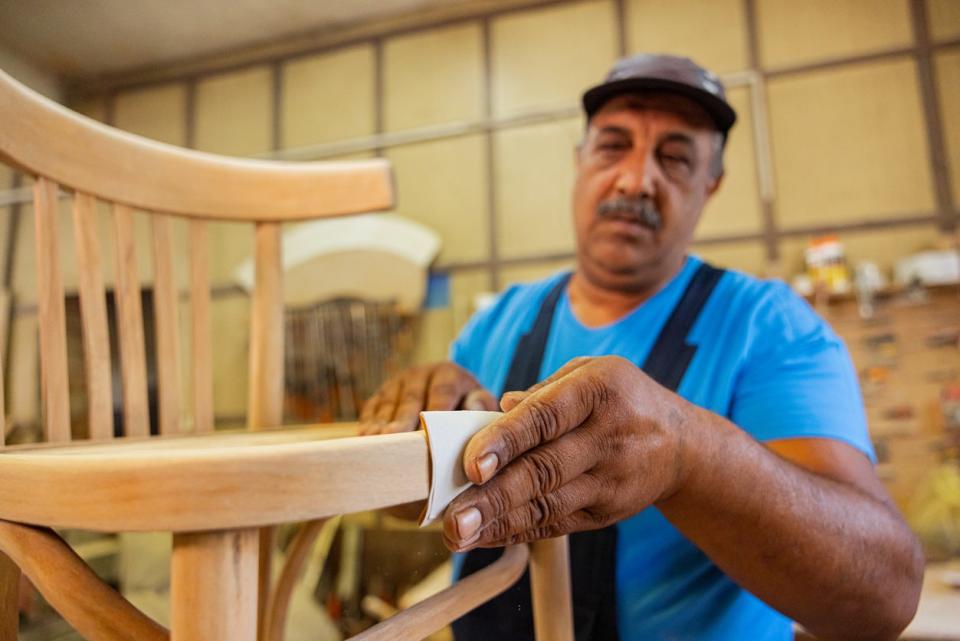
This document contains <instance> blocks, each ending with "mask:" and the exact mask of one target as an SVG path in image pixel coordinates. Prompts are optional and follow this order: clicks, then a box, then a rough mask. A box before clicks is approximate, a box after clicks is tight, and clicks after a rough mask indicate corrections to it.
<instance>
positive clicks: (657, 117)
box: [573, 93, 720, 289]
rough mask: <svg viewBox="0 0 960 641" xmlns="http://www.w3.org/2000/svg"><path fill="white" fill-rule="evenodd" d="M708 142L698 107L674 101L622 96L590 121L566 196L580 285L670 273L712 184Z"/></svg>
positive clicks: (634, 283) (712, 142)
mask: <svg viewBox="0 0 960 641" xmlns="http://www.w3.org/2000/svg"><path fill="white" fill-rule="evenodd" d="M718 136H719V134H718V133H717V132H716V130H715V127H714V125H713V123H712V121H711V120H710V118H709V116H708V115H707V113H706V112H705V111H704V110H703V109H702V108H701V107H700V106H699V105H697V104H696V103H695V102H693V101H692V100H689V99H687V98H684V97H682V96H678V95H675V94H648V93H644V94H625V95H622V96H618V97H615V98H612V99H611V100H610V101H609V102H608V103H606V104H605V105H604V106H603V107H602V108H601V109H600V110H599V111H597V113H596V114H594V116H593V118H592V119H591V121H590V124H589V127H588V129H587V134H586V139H585V140H584V142H583V144H582V145H581V147H580V148H579V150H578V152H577V161H576V162H577V178H576V182H575V185H574V191H573V215H574V227H575V232H576V238H577V259H578V265H579V268H580V269H581V270H582V271H583V272H584V273H585V275H586V276H587V277H588V278H590V279H591V280H594V281H595V282H598V283H604V284H606V285H607V286H611V287H615V288H620V289H642V288H644V287H648V286H649V285H650V284H651V283H654V282H657V281H658V280H660V277H661V276H663V275H664V274H661V272H665V273H666V275H669V273H672V272H671V271H670V270H672V269H673V268H675V267H676V266H677V265H679V264H680V261H681V260H682V257H683V256H684V255H685V254H686V251H687V247H688V245H689V244H690V241H691V238H692V236H693V230H694V228H695V227H696V224H697V221H698V220H699V218H700V212H701V211H702V210H703V207H704V205H705V204H706V202H707V199H709V197H710V196H711V195H712V194H713V193H714V191H715V190H716V188H717V187H718V185H719V182H720V177H719V176H718V175H717V171H716V168H715V167H716V166H715V154H716V153H718V151H719V149H718V145H719V139H718ZM667 272H668V273H667Z"/></svg>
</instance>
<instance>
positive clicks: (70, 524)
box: [0, 71, 572, 641]
mask: <svg viewBox="0 0 960 641" xmlns="http://www.w3.org/2000/svg"><path fill="white" fill-rule="evenodd" d="M0 160H3V161H5V162H7V163H9V164H11V165H13V166H14V167H15V168H17V169H18V170H20V171H23V172H25V173H26V174H28V175H30V176H32V177H34V180H35V183H34V210H35V232H36V248H37V251H36V254H37V267H36V268H37V276H38V283H39V284H38V288H39V292H38V314H39V327H40V358H41V379H42V380H41V392H42V397H41V400H42V409H43V421H44V428H45V434H46V440H47V441H48V442H47V443H44V444H40V445H33V446H8V447H6V448H3V440H2V438H3V432H4V430H3V429H2V427H3V426H2V425H0V641H13V640H14V639H16V637H17V612H16V592H17V588H16V586H17V582H18V579H19V577H20V572H21V571H22V572H24V573H25V574H26V575H27V576H29V578H30V579H31V580H32V581H33V583H34V584H35V585H36V586H37V588H38V589H39V590H40V592H41V593H42V594H43V595H44V596H45V598H46V599H47V600H48V601H49V602H50V603H51V604H52V605H53V606H54V607H55V608H56V609H57V610H58V611H59V612H60V614H61V615H63V617H64V618H65V619H66V620H67V621H68V622H70V623H71V625H73V626H74V627H75V628H76V630H77V631H78V632H79V633H80V634H81V635H83V636H84V637H86V638H89V639H94V640H97V641H99V640H107V641H120V640H130V641H132V640H138V641H149V640H154V639H156V640H159V639H166V638H168V637H172V638H173V639H174V641H219V640H222V641H252V640H253V639H257V638H259V639H268V640H275V641H280V640H281V639H282V632H283V618H284V614H285V610H286V599H287V598H288V597H289V592H290V588H291V587H292V583H293V581H294V580H295V578H296V574H297V570H298V567H299V565H298V563H302V560H303V557H304V555H305V550H307V549H309V547H310V541H311V540H312V539H311V537H312V536H315V533H316V531H317V529H318V526H317V522H316V520H317V519H323V518H325V517H328V516H330V515H334V514H340V513H345V512H355V511H359V510H369V509H376V508H380V507H385V506H389V505H395V504H400V503H405V502H409V501H414V500H418V499H423V498H425V497H426V496H427V493H428V489H429V479H428V472H427V463H428V449H427V444H426V442H425V439H424V436H423V433H421V432H414V433H406V434H396V435H386V436H377V437H363V438H358V437H355V427H354V426H350V425H346V426H308V427H299V428H294V429H287V430H283V431H280V430H271V429H270V428H276V427H278V426H279V425H280V423H281V419H282V403H283V362H282V359H283V324H282V295H281V294H282V265H281V255H280V230H281V224H282V223H284V222H290V221H298V220H304V219H308V218H317V217H323V216H332V215H341V214H349V213H354V212H361V211H371V210H376V209H381V208H385V207H388V206H389V205H390V204H391V201H392V184H391V176H390V171H389V167H388V165H387V164H386V163H385V162H384V161H380V160H374V161H366V162H358V163H296V164H294V163H281V162H268V161H254V160H238V159H233V158H223V157H218V156H214V155H210V154H205V153H199V152H195V151H189V150H184V149H180V148H176V147H171V146H168V145H164V144H161V143H157V142H153V141H150V140H146V139H143V138H140V137H137V136H133V135H130V134H126V133H123V132H120V131H118V130H115V129H112V128H110V127H107V126H104V125H101V124H99V123H96V122H93V121H91V120H88V119H86V118H84V117H82V116H78V115H76V114H74V113H72V112H70V111H69V110H67V109H64V108H63V107H61V106H59V105H57V104H55V103H52V102H50V101H48V100H46V99H45V98H43V97H41V96H39V95H37V94H35V93H34V92H32V91H30V90H29V89H26V88H25V87H23V86H21V85H19V84H18V83H16V82H15V81H14V80H12V79H11V78H10V77H9V76H7V75H6V74H4V73H3V72H2V71H0ZM61 190H63V191H64V192H66V194H67V197H69V198H70V199H71V200H72V214H73V227H74V236H75V245H76V257H77V265H76V269H77V272H78V283H79V284H78V288H79V294H80V301H81V315H82V323H83V328H82V331H83V347H84V354H85V370H84V371H85V373H86V382H87V394H88V408H89V416H88V421H89V425H90V432H91V434H90V437H91V438H90V440H87V441H74V442H71V433H70V408H69V397H68V380H67V352H66V340H65V314H64V292H63V286H62V279H61V272H60V270H61V266H60V264H59V261H60V255H61V252H60V250H59V248H58V242H59V239H58V235H59V232H58V220H59V216H58V209H59V200H60V198H61ZM98 201H104V202H107V203H110V206H111V207H112V213H111V215H112V219H113V230H114V236H115V243H114V244H115V261H116V284H115V296H116V305H117V326H118V336H119V349H120V360H121V370H122V397H123V424H124V428H125V437H124V438H121V439H116V440H114V439H113V438H112V437H113V429H114V426H113V419H112V400H111V399H112V392H111V377H110V347H109V341H108V335H107V327H108V325H107V317H106V307H105V302H104V301H105V297H104V283H103V277H102V275H101V273H100V266H101V260H102V258H101V255H100V250H99V248H98V246H97V240H96V235H95V234H94V230H93V218H94V209H95V207H96V203H97V202H98ZM134 209H136V210H142V211H145V212H149V214H148V215H149V216H150V217H151V219H152V226H153V227H152V230H153V243H152V244H153V247H152V250H153V258H154V272H155V273H154V307H155V314H156V316H155V324H156V339H157V347H158V354H160V356H161V357H160V358H158V360H157V369H158V379H159V393H158V398H159V402H158V404H159V429H160V432H161V436H159V437H155V438H150V437H149V417H148V402H147V386H146V367H145V358H144V351H145V350H144V335H143V319H142V310H141V303H140V284H139V280H138V274H137V259H136V247H135V245H134V242H133V232H132V215H133V211H134ZM171 216H180V217H185V218H187V219H189V254H190V269H189V271H190V284H191V293H190V302H191V306H192V343H193V357H192V372H193V374H192V379H191V380H192V388H193V403H192V405H193V406H192V415H193V425H194V433H193V434H183V433H182V432H181V429H182V427H183V425H182V423H183V422H182V421H181V414H182V412H181V406H182V399H181V398H180V393H179V390H180V363H179V357H178V353H179V340H180V338H179V336H178V330H177V327H178V324H177V317H176V310H177V309H178V307H177V305H178V296H179V294H178V291H177V288H176V286H175V284H174V279H173V275H172V274H173V270H172V257H171V245H170V217H171ZM224 220H231V221H246V222H249V223H251V227H252V228H253V234H254V238H255V257H256V288H255V292H254V294H253V297H252V311H251V328H250V367H249V409H248V417H249V420H248V423H249V428H250V430H251V431H241V432H214V431H213V403H212V372H211V354H210V345H211V323H210V293H209V292H210V286H209V279H208V259H207V249H206V240H205V235H206V227H205V226H206V224H207V221H224ZM331 277H335V275H331ZM0 389H2V381H0ZM0 399H2V395H0ZM2 416H3V413H2V408H0V417H2ZM299 521H313V523H312V524H308V525H307V527H306V528H305V529H304V530H303V531H302V532H301V533H300V535H298V537H297V538H296V540H295V543H294V545H293V546H292V552H291V554H290V558H291V559H292V563H288V565H287V567H286V568H284V571H283V572H282V573H281V579H280V582H279V585H278V586H277V588H276V589H275V590H273V594H272V597H271V596H269V595H270V592H271V591H270V589H269V585H268V582H269V578H268V577H269V576H270V574H269V567H267V564H268V559H269V554H267V553H265V549H264V545H265V544H266V543H269V540H270V536H269V533H270V529H269V528H270V527H271V526H273V525H276V524H279V523H287V522H299ZM51 528H77V529H86V530H93V531H103V532H123V531H169V532H172V533H173V556H172V561H171V597H170V598H171V630H170V631H169V632H168V631H167V630H165V629H164V628H162V627H161V626H159V625H158V624H156V623H155V622H153V621H152V620H150V619H148V618H147V617H146V616H144V615H143V614H141V613H140V612H139V611H137V610H136V609H135V608H133V606H131V605H130V604H129V603H128V602H126V601H125V600H124V599H123V597H122V596H120V595H119V594H118V593H116V592H115V591H113V590H112V589H111V588H109V587H108V586H106V585H105V584H103V583H102V582H100V581H99V579H97V577H96V576H95V575H94V574H93V572H92V571H91V570H90V569H89V568H88V567H87V566H86V565H85V564H84V563H83V562H82V561H81V560H80V559H79V558H78V557H77V556H76V555H75V554H74V553H73V551H72V550H71V549H70V548H69V546H67V545H66V544H65V543H64V542H63V541H62V540H61V539H60V537H59V536H58V535H57V534H56V533H54V531H53V530H52V529H51ZM529 550H530V551H529V552H528V547H527V546H524V545H520V546H514V547H511V548H509V549H508V550H507V551H506V552H505V554H504V555H503V557H502V558H501V559H500V560H499V561H498V562H497V563H496V564H494V565H493V566H491V567H489V568H488V569H486V570H484V571H482V572H480V573H477V574H476V575H473V576H471V577H469V578H467V579H465V580H463V581H460V582H458V583H457V584H456V585H454V586H453V587H451V588H450V589H448V590H447V591H445V592H443V593H441V594H438V595H436V596H434V597H432V598H431V599H429V600H427V601H425V602H422V603H421V604H419V605H417V606H415V607H413V608H411V609H410V610H407V611H404V612H402V613H400V614H398V615H397V616H395V617H394V618H392V619H389V620H387V621H385V622H383V623H381V624H379V625H378V626H376V627H375V628H372V629H370V630H368V631H366V632H364V633H363V634H361V635H359V636H358V637H355V638H358V639H417V638H422V637H423V636H426V635H427V634H429V633H431V632H432V631H434V630H436V629H439V628H441V627H443V626H444V625H446V624H448V623H449V622H450V621H452V620H453V619H455V618H457V617H458V616H460V615H461V614H463V613H464V612H466V611H468V610H469V609H471V608H474V607H476V606H477V605H479V604H481V603H483V602H484V601H485V600H487V599H489V598H491V597H492V596H494V595H496V594H498V593H500V592H502V591H503V590H504V589H506V588H507V587H508V586H509V585H511V584H512V583H513V582H515V581H516V579H517V578H518V577H519V576H520V575H521V574H522V573H523V571H524V569H525V568H526V567H527V565H528V557H529V566H530V569H531V574H532V580H533V597H534V610H535V620H536V630H537V638H538V639H540V640H541V641H545V640H550V641H563V640H564V639H572V625H571V611H570V599H569V579H568V574H567V560H566V558H567V557H566V554H567V553H566V539H565V538H563V539H553V540H548V541H542V542H538V543H535V544H533V545H531V546H530V547H529Z"/></svg>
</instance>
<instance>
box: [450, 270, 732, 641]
mask: <svg viewBox="0 0 960 641" xmlns="http://www.w3.org/2000/svg"><path fill="white" fill-rule="evenodd" d="M722 275H723V270H720V269H717V268H715V267H713V266H711V265H707V264H706V263H703V264H701V265H700V267H699V268H698V269H697V272H696V273H695V274H694V275H693V278H692V279H691V280H690V283H689V284H688V285H687V289H686V291H685V292H684V294H683V296H682V297H681V299H680V301H679V302H678V303H677V306H676V307H675V308H674V310H673V313H672V314H671V315H670V318H669V319H668V320H667V322H666V324H665V325H664V327H663V329H662V330H661V331H660V335H659V336H658V337H657V340H656V342H655V343H654V346H653V348H652V349H651V351H650V354H649V355H648V356H647V360H646V361H645V362H644V365H643V370H644V371H645V372H646V373H647V375H649V376H650V377H651V378H653V379H654V380H655V381H657V382H658V383H660V384H661V385H663V386H664V387H667V388H668V389H670V390H672V391H676V390H677V388H678V387H679V386H680V382H681V381H682V380H683V375H684V374H685V373H686V370H687V367H688V366H689V365H690V361H691V359H692V358H693V354H694V353H695V351H696V347H695V346H692V345H688V344H687V342H686V338H687V334H688V333H689V332H690V329H691V327H693V323H694V322H695V321H696V319H697V317H698V316H699V315H700V311H701V309H702V308H703V305H704V304H705V303H706V301H707V299H708V298H709V297H710V293H711V292H712V291H713V289H714V287H716V285H717V282H718V281H719V280H720V277H721V276H722ZM569 280H570V275H569V274H568V275H566V276H565V277H563V278H562V279H561V280H559V281H558V282H557V283H556V284H555V285H554V287H553V288H552V289H551V290H550V292H549V293H548V294H547V296H546V297H545V298H544V300H543V302H542V303H541V305H540V311H539V313H538V314H537V318H536V320H535V321H534V323H533V327H532V328H531V329H530V331H529V332H528V333H526V334H524V335H523V336H522V337H521V338H520V341H519V342H518V343H517V348H516V351H515V352H514V355H513V361H512V362H511V365H510V370H509V372H508V374H507V379H506V383H505V384H504V387H503V389H504V391H514V390H525V389H527V388H528V387H530V386H531V385H534V384H536V383H537V382H538V380H539V374H540V366H541V364H542V362H543V355H544V352H545V351H546V345H547V339H548V338H549V336H550V329H551V326H552V324H553V315H554V311H555V309H556V307H557V302H558V301H559V300H560V296H561V295H562V294H563V290H564V289H565V288H566V285H567V283H568V282H569ZM616 548H617V526H616V525H611V526H609V527H606V528H603V529H600V530H592V531H589V532H578V533H576V534H573V535H571V536H570V574H571V579H572V583H573V619H574V633H575V637H576V641H618V639H619V633H618V630H617V610H616V603H617V599H616V583H617V580H616V579H617V574H616ZM500 554H501V549H477V550H472V551H470V552H469V553H467V557H466V559H465V560H464V564H463V569H462V572H461V576H462V577H465V576H469V575H470V574H473V573H474V572H476V571H478V570H480V569H482V568H484V567H486V566H488V565H490V564H491V563H493V562H494V561H495V560H496V559H498V558H499V557H500ZM453 631H454V637H455V638H456V641H532V640H533V638H534V637H533V611H532V604H531V600H530V576H529V573H524V575H523V576H522V577H521V578H520V580H519V581H517V583H515V584H514V585H513V586H511V587H510V588H509V589H508V590H507V591H505V592H504V593H502V594H501V595H500V596H498V597H495V598H494V599H493V600H491V601H488V602H487V603H485V604H483V605H482V606H480V607H479V608H476V609H475V610H473V611H472V612H469V613H467V614H466V615H464V616H463V617H461V618H460V619H458V620H457V621H455V622H454V623H453Z"/></svg>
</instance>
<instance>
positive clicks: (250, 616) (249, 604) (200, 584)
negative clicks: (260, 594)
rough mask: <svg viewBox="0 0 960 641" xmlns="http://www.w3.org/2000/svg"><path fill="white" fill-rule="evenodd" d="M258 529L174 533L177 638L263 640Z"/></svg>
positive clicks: (172, 575) (173, 606)
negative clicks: (259, 613)
mask: <svg viewBox="0 0 960 641" xmlns="http://www.w3.org/2000/svg"><path fill="white" fill-rule="evenodd" d="M257 541H258V537H257V531H256V530H235V531H225V532H191V533H185V534H176V535H174V537H173V557H172V560H171V565H170V604H171V607H170V638H171V641H254V640H255V639H256V638H257V546H258V543H257Z"/></svg>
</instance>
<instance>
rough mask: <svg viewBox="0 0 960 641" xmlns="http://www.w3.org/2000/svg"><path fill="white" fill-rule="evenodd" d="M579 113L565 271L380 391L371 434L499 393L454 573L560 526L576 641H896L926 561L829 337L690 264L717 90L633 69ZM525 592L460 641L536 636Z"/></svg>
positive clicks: (725, 121)
mask: <svg viewBox="0 0 960 641" xmlns="http://www.w3.org/2000/svg"><path fill="white" fill-rule="evenodd" d="M583 105H584V109H585V111H586V115H587V118H588V127H587V132H586V137H585V139H584V141H583V143H582V144H581V146H580V147H579V148H578V150H577V152H576V165H577V177H576V183H575V185H574V189H573V218H574V227H575V231H576V241H577V265H576V269H575V271H574V272H573V274H572V275H565V274H561V275H557V276H554V277H551V278H548V279H546V280H544V281H541V282H539V283H534V284H532V285H524V286H517V287H512V288H510V289H508V290H507V291H506V292H504V293H503V294H502V295H501V297H500V298H499V299H498V301H497V302H496V303H495V304H494V305H493V306H492V307H491V308H489V309H487V310H485V311H483V312H481V313H479V314H477V315H476V316H475V317H474V318H473V319H471V321H470V323H468V325H467V327H466V328H465V329H464V330H463V332H462V334H461V335H460V336H459V337H458V338H457V340H456V341H455V343H454V345H453V348H452V361H453V362H452V363H440V364H436V365H433V366H429V367H421V368H415V369H413V370H410V371H407V372H404V373H402V374H401V375H399V376H397V377H395V378H394V379H392V380H391V381H389V382H387V383H386V384H385V385H384V386H383V388H381V390H380V391H379V392H378V393H377V394H376V395H375V396H374V397H373V398H371V399H370V401H369V402H368V403H367V405H366V406H365V407H364V412H363V417H362V418H363V421H364V423H365V431H367V432H387V431H399V430H407V429H415V425H416V417H417V413H418V412H419V411H420V410H421V409H454V408H467V409H492V408H494V407H495V406H496V404H495V402H494V397H495V395H497V394H500V393H503V392H506V393H505V394H504V395H503V397H502V400H501V402H500V405H501V407H502V409H503V410H504V411H505V412H506V414H505V415H504V417H502V418H501V419H499V420H498V421H496V422H495V423H493V424H492V425H490V426H488V427H487V428H486V429H484V430H483V431H481V432H480V433H478V434H477V435H476V436H475V437H474V438H473V440H472V441H471V442H470V444H469V445H468V447H467V450H466V452H465V455H464V467H465V470H466V472H467V475H468V476H469V477H470V479H471V480H472V481H473V482H474V483H476V484H477V485H476V486H475V487H473V488H471V489H470V490H468V491H467V492H465V493H464V494H462V495H461V496H460V497H458V498H457V499H456V500H455V501H454V502H453V503H452V504H451V505H450V507H449V508H448V510H447V512H446V514H445V517H444V536H445V539H446V542H447V545H448V546H449V547H450V548H451V549H452V550H454V551H458V552H464V551H467V552H468V554H467V555H466V557H465V560H464V559H461V561H460V565H461V570H460V571H461V573H470V572H472V571H476V569H478V568H479V567H482V566H483V565H485V564H487V563H489V562H490V561H491V556H490V551H489V550H486V549H485V548H490V547H495V546H502V545H504V544H507V543H513V542H519V541H529V540H533V539H538V538H544V537H552V536H558V535H562V534H566V533H577V534H573V536H571V567H572V574H573V591H574V616H575V627H576V633H577V638H578V640H579V641H584V640H586V639H594V640H604V641H606V640H608V639H618V638H619V639H623V640H625V641H626V640H633V639H696V640H698V641H699V640H704V639H790V638H792V630H791V622H790V620H791V619H792V620H795V621H797V622H799V623H800V624H802V625H803V626H804V627H806V628H807V629H808V630H810V631H811V632H813V633H814V634H816V635H818V636H821V637H822V638H824V639H893V638H896V636H897V634H898V633H899V632H900V631H901V630H902V629H903V628H904V627H905V626H906V624H907V623H908V622H909V621H910V619H911V618H912V616H913V614H914V612H915V609H916V604H917V600H918V597H919V591H920V584H921V580H922V574H923V559H922V556H921V552H920V549H919V547H918V544H917V541H916V539H915V537H914V536H913V535H912V534H911V532H910V531H909V529H908V528H907V527H906V525H905V524H904V522H903V521H902V519H901V518H900V516H899V515H898V513H897V511H896V509H895V508H894V507H893V505H892V504H891V502H890V499H889V498H888V496H887V495H886V493H885V492H884V490H883V488H882V486H881V484H880V483H879V481H878V480H877V477H876V475H875V474H874V471H873V464H872V460H873V452H872V450H871V446H870V442H869V439H868V436H867V431H866V424H865V418H864V413H863V409H862V403H861V401H860V397H859V391H858V387H857V381H856V377H855V375H854V373H853V369H852V366H851V363H850V360H849V356H848V354H847V352H846V350H845V348H844V346H843V344H842V343H841V341H840V340H839V339H838V338H837V337H836V336H835V335H834V333H833V332H832V331H831V330H830V328H829V327H828V326H827V325H826V323H824V322H823V321H822V320H821V319H820V318H818V317H817V316H816V315H815V314H814V313H813V311H812V310H811V309H810V308H809V307H808V306H807V305H806V304H805V303H804V302H803V301H802V300H800V299H798V298H797V297H796V296H795V295H794V294H793V293H792V292H791V291H790V290H789V289H788V288H787V287H786V286H785V285H783V284H782V283H774V282H764V281H759V280H757V279H754V278H751V277H749V276H746V275H744V274H739V273H735V272H725V271H722V270H717V269H715V268H712V267H710V266H709V265H706V264H705V263H703V262H702V261H700V260H699V259H697V258H696V257H694V256H690V255H688V253H687V251H688V247H689V245H690V242H691V239H692V236H693V231H694V228H695V226H696V223H697V221H698V219H699V217H700V214H701V212H702V210H703V207H704V205H705V204H706V203H707V201H708V200H709V198H710V197H711V196H712V195H713V194H714V193H715V192H716V190H717V189H718V187H719V185H720V182H721V180H722V177H723V164H722V149H723V144H724V142H725V139H726V135H727V132H728V131H729V129H730V127H732V125H733V123H734V122H735V120H736V115H735V113H734V111H733V109H732V108H731V107H730V106H729V104H728V103H727V101H726V98H725V94H724V91H723V88H722V87H721V85H720V83H719V82H718V80H717V79H716V77H715V76H714V75H713V74H711V73H710V72H708V71H706V70H704V69H702V68H700V67H698V66H697V65H695V64H694V63H693V62H692V61H690V60H687V59H685V58H677V57H673V56H653V55H640V56H634V57H632V58H626V59H624V60H621V61H619V62H618V63H617V64H616V65H615V66H614V68H613V70H612V71H611V73H610V75H609V76H608V77H607V79H606V81H605V82H604V83H602V84H601V85H598V86H597V87H594V88H592V89H591V90H589V91H587V92H586V94H585V95H584V97H583ZM798 126H802V123H798ZM511 355H512V357H511ZM495 556H496V555H495V554H493V557H495ZM524 589H525V588H523V587H521V588H518V589H516V590H512V591H510V592H508V593H506V595H505V596H504V597H503V598H501V599H499V600H497V601H494V602H493V603H491V604H490V605H488V606H484V608H485V610H481V612H480V615H479V616H475V617H474V618H472V619H467V620H466V621H464V620H461V623H459V624H457V625H456V626H455V633H456V635H457V639H458V641H460V640H467V641H471V640H474V639H494V638H495V639H498V640H500V641H509V640H512V639H521V638H532V637H531V632H530V629H531V628H530V626H529V620H530V614H529V602H528V601H524V600H523V599H524V597H523V590H524ZM465 619H466V618H465Z"/></svg>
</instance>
